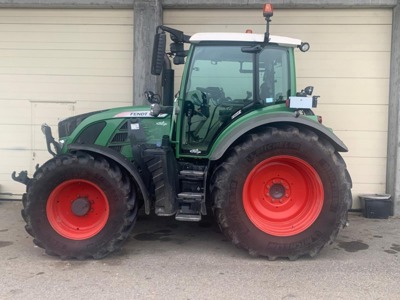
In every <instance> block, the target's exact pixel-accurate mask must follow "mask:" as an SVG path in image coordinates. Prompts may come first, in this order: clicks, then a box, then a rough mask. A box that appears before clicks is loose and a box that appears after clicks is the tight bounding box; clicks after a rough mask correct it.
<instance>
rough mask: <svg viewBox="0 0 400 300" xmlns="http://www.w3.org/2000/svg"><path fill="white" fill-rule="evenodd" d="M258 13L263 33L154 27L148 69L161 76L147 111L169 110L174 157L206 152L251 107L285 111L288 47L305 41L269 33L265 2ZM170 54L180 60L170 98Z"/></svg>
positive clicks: (291, 77)
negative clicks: (160, 92)
mask: <svg viewBox="0 0 400 300" xmlns="http://www.w3.org/2000/svg"><path fill="white" fill-rule="evenodd" d="M264 16H265V18H266V21H267V29H266V32H265V33H264V34H254V33H252V31H251V30H248V31H247V32H246V33H197V34H194V35H193V36H191V37H190V36H187V35H185V34H184V33H183V32H181V31H179V30H176V29H173V28H169V27H166V26H159V27H158V30H157V31H158V32H157V33H156V35H155V41H154V48H153V61H152V74H154V75H160V74H162V76H163V79H162V86H163V97H162V100H161V99H157V100H155V97H153V95H154V93H150V94H147V98H148V100H149V102H150V103H151V104H152V110H151V114H152V115H153V116H158V115H159V114H160V113H163V112H164V113H165V112H170V113H172V112H173V113H174V114H175V115H174V116H173V120H175V121H176V122H173V123H172V126H173V129H172V130H171V138H172V139H173V140H175V142H176V144H179V145H180V147H179V149H177V156H178V157H179V156H196V157H207V156H208V154H209V153H210V151H211V149H212V146H213V141H214V140H215V139H216V138H217V137H218V136H219V135H220V134H221V132H223V131H224V130H225V129H227V127H229V126H230V125H231V124H232V123H234V122H235V121H236V120H237V119H239V118H241V117H242V116H244V115H246V114H248V113H250V112H252V111H254V110H260V109H261V110H270V111H271V110H276V111H280V110H284V111H287V110H288V109H287V103H288V99H289V98H290V97H293V96H296V77H295V71H294V70H295V66H294V51H293V49H294V48H296V47H298V48H300V49H301V50H302V51H306V50H308V48H309V45H308V44H307V43H302V42H301V41H300V40H298V39H293V38H287V37H280V36H273V35H270V34H269V22H270V17H271V16H272V7H271V6H270V5H266V7H264ZM167 32H168V33H170V37H171V41H172V43H171V45H170V51H169V52H166V51H165V48H166V33H167ZM185 43H189V44H190V48H189V50H188V51H185V50H184V44H185ZM170 58H172V60H173V63H174V64H183V63H185V69H184V73H183V76H182V81H181V86H180V91H179V92H178V93H177V98H176V99H175V103H174V100H173V86H174V82H173V78H174V71H173V69H172V67H171V59H170ZM185 59H186V62H185ZM149 95H150V97H149ZM161 102H162V103H161ZM161 104H162V105H163V106H162V105H161ZM174 105H175V108H174V107H173V106H174ZM296 108H299V107H296Z"/></svg>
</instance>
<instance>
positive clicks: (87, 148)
mask: <svg viewBox="0 0 400 300" xmlns="http://www.w3.org/2000/svg"><path fill="white" fill-rule="evenodd" d="M68 150H69V151H83V152H87V153H89V154H90V153H92V154H97V155H102V156H104V157H105V158H108V159H110V160H112V161H114V162H115V163H117V164H119V165H120V167H122V168H123V169H125V170H126V171H127V172H128V173H129V174H130V175H131V176H132V177H133V179H134V180H135V182H136V184H137V186H138V188H139V189H140V192H141V193H142V195H143V201H144V207H145V212H146V214H147V215H148V214H150V196H149V191H148V189H147V187H146V185H145V184H144V181H143V179H142V177H141V176H140V173H139V171H138V169H137V168H136V166H135V165H134V164H133V163H132V162H130V161H129V160H128V159H126V158H125V156H123V155H121V154H119V153H118V152H116V151H114V150H112V149H109V148H106V147H103V146H98V145H84V144H70V145H68Z"/></svg>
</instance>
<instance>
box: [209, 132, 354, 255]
mask: <svg viewBox="0 0 400 300" xmlns="http://www.w3.org/2000/svg"><path fill="white" fill-rule="evenodd" d="M212 180H213V185H212V191H211V193H212V197H213V201H214V211H215V214H216V217H217V221H218V223H219V225H220V227H221V229H222V231H223V232H224V233H225V235H226V236H227V237H229V238H230V239H231V240H232V241H233V243H234V244H236V245H237V246H239V247H241V248H245V249H247V250H248V251H249V252H250V253H251V254H254V255H261V256H267V257H269V258H270V259H275V258H277V257H288V258H289V259H296V258H298V257H299V256H302V255H307V254H308V255H311V256H314V255H316V254H317V253H318V252H319V251H320V249H321V248H322V247H323V246H324V245H325V244H327V243H329V242H331V241H332V240H333V239H334V238H335V237H336V235H337V233H338V231H339V228H340V227H341V226H343V225H344V224H345V223H346V215H347V209H348V206H349V203H350V202H351V192H350V189H351V182H350V177H349V175H348V172H347V170H346V165H345V164H344V161H343V159H342V158H341V157H340V155H339V154H338V153H337V152H336V151H335V150H334V148H333V147H332V145H330V144H329V143H327V142H326V141H325V140H323V139H321V138H320V137H318V136H317V135H316V134H315V133H313V132H311V131H309V130H306V129H301V130H299V129H297V128H295V127H286V128H284V129H277V128H272V127H268V128H265V130H263V131H262V132H259V133H255V134H250V135H248V136H247V137H246V139H245V141H244V142H243V143H241V144H239V145H237V146H236V147H234V148H233V149H232V151H231V152H230V153H229V154H228V156H227V158H226V159H225V161H224V162H223V163H222V164H221V165H220V166H219V167H218V168H217V169H216V170H215V172H214V174H213V178H212Z"/></svg>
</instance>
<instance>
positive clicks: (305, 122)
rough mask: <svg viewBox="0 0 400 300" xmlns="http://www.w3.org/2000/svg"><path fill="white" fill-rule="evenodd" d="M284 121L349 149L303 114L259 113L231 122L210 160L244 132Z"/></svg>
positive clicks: (330, 132) (340, 148)
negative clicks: (242, 120)
mask: <svg viewBox="0 0 400 300" xmlns="http://www.w3.org/2000/svg"><path fill="white" fill-rule="evenodd" d="M276 123H280V124H282V123H284V124H290V125H292V126H296V125H301V126H303V127H308V128H309V129H311V130H312V131H314V132H316V133H317V134H318V135H320V136H322V137H324V138H325V139H326V140H327V141H328V142H330V143H331V144H332V145H333V147H334V148H335V149H336V151H339V152H347V151H348V149H347V147H346V145H345V144H344V143H343V142H342V141H341V140H340V139H339V138H338V137H337V136H336V135H335V134H334V133H333V132H332V131H330V130H329V129H328V128H326V127H325V126H323V125H321V124H319V123H317V122H315V121H313V120H310V119H309V118H308V117H306V116H303V115H299V116H297V115H295V114H294V113H271V114H268V115H265V114H263V115H257V116H255V117H253V118H251V119H249V120H248V121H246V122H241V123H239V124H236V125H235V124H234V123H233V124H231V126H229V127H228V128H227V129H226V131H225V133H223V134H221V135H220V136H219V137H218V139H217V140H216V142H215V143H214V145H213V147H212V148H211V151H210V153H211V154H210V160H218V159H219V158H221V157H222V155H223V154H224V153H225V151H226V150H227V149H228V148H229V147H230V146H231V145H232V144H233V143H234V142H235V141H236V140H237V139H238V138H239V137H241V136H242V135H243V134H245V133H247V132H249V131H250V130H252V129H255V128H257V127H259V126H263V125H269V124H276Z"/></svg>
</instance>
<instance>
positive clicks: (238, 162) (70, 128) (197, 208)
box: [12, 4, 352, 260]
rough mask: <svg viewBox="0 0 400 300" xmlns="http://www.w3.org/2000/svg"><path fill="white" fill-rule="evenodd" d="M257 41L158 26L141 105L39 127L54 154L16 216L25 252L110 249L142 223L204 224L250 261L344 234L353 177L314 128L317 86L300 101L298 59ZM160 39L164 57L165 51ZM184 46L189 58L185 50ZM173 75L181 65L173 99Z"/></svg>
mask: <svg viewBox="0 0 400 300" xmlns="http://www.w3.org/2000/svg"><path fill="white" fill-rule="evenodd" d="M272 14H273V12H272V7H271V6H270V5H268V4H267V5H265V6H264V17H265V19H266V32H265V33H263V34H253V33H251V32H249V33H198V34H194V35H193V36H191V37H190V36H187V35H185V34H184V33H183V32H181V31H179V30H176V29H173V28H169V27H166V26H159V27H158V29H157V32H156V34H155V39H154V49H153V56H152V66H151V70H152V74H153V75H160V76H162V80H161V82H162V95H158V94H155V93H153V92H150V91H148V92H146V93H145V96H146V98H147V100H148V101H149V102H150V105H149V106H135V107H122V108H115V109H109V110H104V111H97V112H91V113H87V114H83V115H78V116H74V117H71V118H68V119H65V120H63V121H61V122H59V124H58V133H59V134H58V135H59V142H56V141H55V140H54V138H53V137H52V134H51V129H50V127H49V126H47V125H45V124H44V125H43V126H42V131H43V133H44V134H45V136H46V140H47V148H48V150H49V152H50V153H51V154H52V155H53V156H54V157H53V158H52V159H50V160H49V161H47V162H45V163H44V164H43V165H41V166H40V167H37V169H36V171H35V173H34V175H33V177H32V178H29V177H28V176H27V172H26V171H22V172H20V173H19V175H18V176H17V175H16V174H15V172H14V174H13V175H12V177H13V178H14V180H16V181H19V182H21V183H24V184H25V185H26V193H25V194H24V195H23V198H22V201H23V209H22V217H23V218H24V220H25V222H26V230H27V232H28V233H29V234H30V235H32V236H33V238H34V243H35V244H36V245H38V246H39V247H42V248H44V249H45V251H46V253H48V254H51V255H58V256H60V257H61V258H63V259H69V258H76V259H85V258H96V259H97V258H102V257H104V256H106V255H107V254H109V253H111V252H113V251H115V250H116V249H119V248H120V247H121V246H122V244H123V242H124V241H125V240H126V239H127V237H128V236H129V234H130V232H131V230H132V228H133V227H134V225H135V221H136V219H137V215H138V209H139V208H141V207H143V209H144V212H145V213H146V214H151V213H154V214H156V215H158V216H167V217H169V216H175V219H176V220H179V221H195V222H198V221H200V220H201V219H202V216H204V215H206V214H209V213H213V214H214V215H215V217H216V221H217V222H218V225H219V227H220V228H221V230H222V232H223V233H224V234H225V235H226V236H227V237H228V238H229V240H231V241H232V242H233V244H235V245H236V246H238V247H240V248H243V249H245V250H247V251H248V252H249V253H250V254H251V255H258V256H264V257H267V258H268V259H275V258H278V257H283V258H289V259H290V260H294V259H297V258H298V257H300V256H303V255H310V256H315V255H316V254H317V253H318V252H319V251H320V250H321V249H322V247H323V246H324V245H326V244H328V243H331V242H332V241H333V240H334V239H335V237H336V236H337V233H338V231H339V229H340V228H341V227H343V226H344V225H346V223H347V211H348V209H349V208H350V207H351V202H352V196H351V186H352V183H351V178H350V175H349V173H348V172H347V169H346V164H345V162H344V160H343V159H342V157H341V156H340V154H339V152H346V151H347V148H346V146H345V145H344V144H343V142H342V141H341V140H340V139H339V138H338V137H336V136H335V135H334V134H333V133H332V131H331V130H330V129H328V128H327V127H325V126H323V125H322V124H321V122H322V121H321V118H320V117H318V116H316V115H315V114H314V113H313V111H312V108H313V107H316V106H317V102H318V97H317V96H312V90H313V88H312V87H307V88H305V89H304V90H301V91H300V92H296V77H295V60H294V50H295V49H296V48H299V49H300V50H301V51H303V52H305V51H307V50H308V48H309V44H308V43H302V42H301V41H300V40H297V39H292V38H287V37H280V36H273V35H270V34H269V22H270V20H271V19H270V18H271V16H272ZM167 34H169V35H170V39H171V44H170V50H169V51H166V44H167V38H166V36H167ZM186 43H188V44H190V47H189V50H185V47H184V46H185V44H186ZM171 60H172V62H173V63H174V64H184V65H185V66H184V72H183V76H182V82H181V86H180V91H179V92H177V93H176V95H174V91H173V86H174V82H173V81H174V70H173V69H172V67H171V65H172V63H171Z"/></svg>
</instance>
